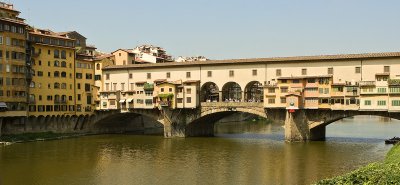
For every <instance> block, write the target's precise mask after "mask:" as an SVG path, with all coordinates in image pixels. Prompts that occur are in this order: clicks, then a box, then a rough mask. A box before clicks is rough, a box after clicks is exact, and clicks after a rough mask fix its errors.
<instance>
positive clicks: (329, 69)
mask: <svg viewBox="0 0 400 185" xmlns="http://www.w3.org/2000/svg"><path fill="white" fill-rule="evenodd" d="M328 75H333V67H330V68H328Z"/></svg>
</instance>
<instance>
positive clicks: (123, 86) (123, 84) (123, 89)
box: [121, 83, 125, 91]
mask: <svg viewBox="0 0 400 185" xmlns="http://www.w3.org/2000/svg"><path fill="white" fill-rule="evenodd" d="M121 91H125V83H121Z"/></svg>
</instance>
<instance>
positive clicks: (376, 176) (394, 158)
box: [317, 145, 400, 185]
mask: <svg viewBox="0 0 400 185" xmlns="http://www.w3.org/2000/svg"><path fill="white" fill-rule="evenodd" d="M317 184H318V185H334V184H349V185H353V184H365V185H375V184H400V145H395V146H394V147H393V148H392V149H391V150H390V151H389V152H388V154H387V156H386V159H385V161H384V162H382V163H372V164H369V165H367V166H364V167H362V168H360V169H357V170H355V171H353V172H350V173H348V174H345V175H342V176H339V177H335V178H332V179H326V180H322V181H320V182H318V183H317Z"/></svg>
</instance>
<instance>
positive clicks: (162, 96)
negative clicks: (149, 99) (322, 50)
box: [158, 93, 174, 98]
mask: <svg viewBox="0 0 400 185" xmlns="http://www.w3.org/2000/svg"><path fill="white" fill-rule="evenodd" d="M158 97H160V98H172V97H174V94H172V93H168V94H159V95H158Z"/></svg>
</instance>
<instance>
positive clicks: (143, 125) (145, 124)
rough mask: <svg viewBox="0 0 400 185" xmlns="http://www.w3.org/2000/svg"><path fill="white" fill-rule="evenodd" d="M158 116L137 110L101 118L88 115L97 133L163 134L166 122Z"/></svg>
mask: <svg viewBox="0 0 400 185" xmlns="http://www.w3.org/2000/svg"><path fill="white" fill-rule="evenodd" d="M157 118H158V117H155V116H153V115H150V114H146V113H143V114H141V113H137V112H128V113H116V114H111V115H109V116H106V117H103V118H101V119H95V118H94V117H93V118H91V117H88V119H90V121H91V122H92V125H91V128H92V130H93V131H94V132H97V133H124V132H134V133H143V134H157V135H162V134H163V131H164V123H163V120H159V119H157Z"/></svg>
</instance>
